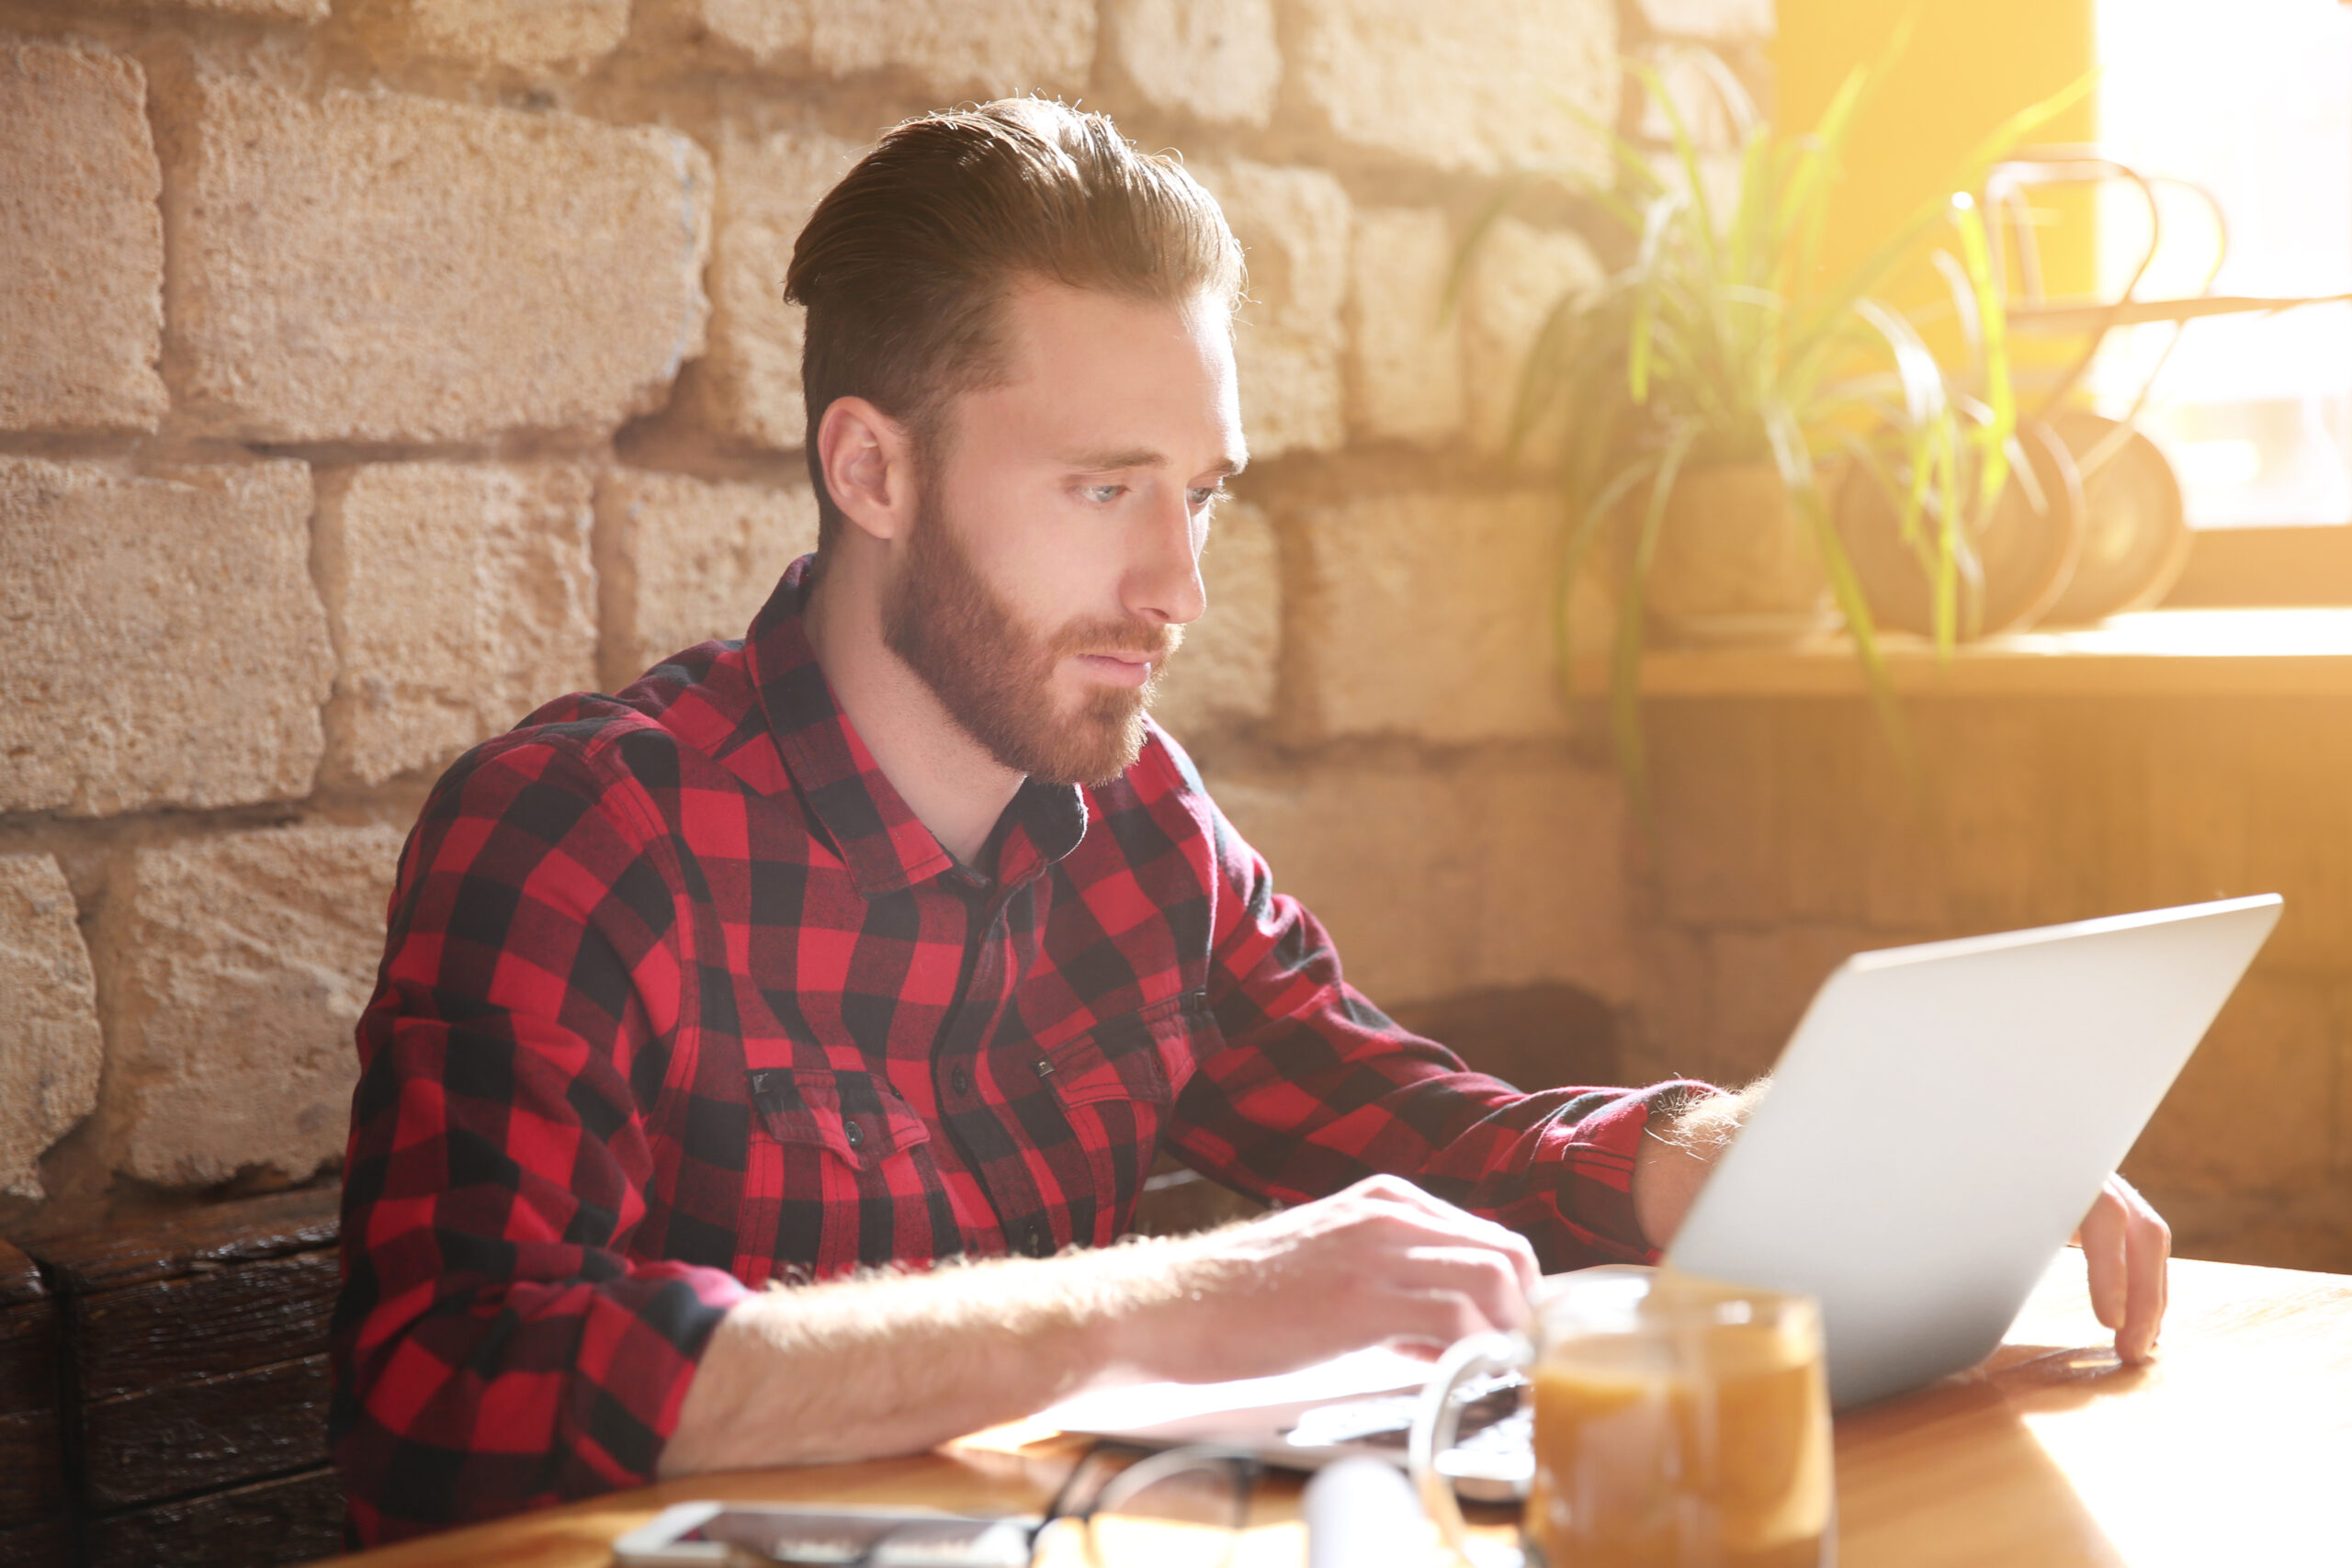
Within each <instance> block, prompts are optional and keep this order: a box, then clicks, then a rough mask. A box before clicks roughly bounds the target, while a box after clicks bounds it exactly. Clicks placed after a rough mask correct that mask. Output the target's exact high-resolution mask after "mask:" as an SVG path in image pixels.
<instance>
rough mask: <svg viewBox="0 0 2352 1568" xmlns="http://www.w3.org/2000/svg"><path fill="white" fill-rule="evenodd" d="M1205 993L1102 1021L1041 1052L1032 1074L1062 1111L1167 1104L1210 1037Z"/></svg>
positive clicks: (1213, 1033)
mask: <svg viewBox="0 0 2352 1568" xmlns="http://www.w3.org/2000/svg"><path fill="white" fill-rule="evenodd" d="M1215 1039H1216V1020H1215V1019H1213V1018H1211V1017H1210V1016H1209V1005H1208V993H1207V992H1206V991H1182V992H1180V993H1178V994H1177V995H1175V996H1172V997H1168V998H1163V999H1161V1000H1159V1001H1156V1002H1154V1003H1152V1004H1151V1005H1150V1006H1149V1007H1147V1008H1144V1009H1141V1010H1138V1011H1136V1012H1131V1013H1124V1014H1122V1015H1120V1016H1119V1017H1117V1018H1113V1019H1106V1020H1104V1021H1103V1022H1101V1023H1098V1024H1096V1025H1095V1026H1094V1027H1093V1028H1092V1029H1091V1030H1089V1031H1087V1032H1085V1033H1084V1034H1081V1035H1079V1036H1078V1037H1077V1038H1075V1039H1072V1040H1065V1041H1063V1042H1062V1043H1060V1044H1058V1045H1056V1046H1054V1047H1053V1048H1052V1049H1050V1050H1048V1051H1046V1053H1045V1057H1044V1060H1043V1061H1042V1062H1041V1063H1040V1064H1039V1066H1038V1070H1037V1076H1038V1077H1042V1078H1044V1079H1045V1080H1046V1083H1047V1084H1049V1085H1050V1086H1051V1087H1052V1089H1053V1091H1054V1098H1056V1099H1057V1100H1060V1101H1061V1102H1062V1104H1063V1106H1064V1107H1065V1108H1069V1107H1075V1106H1080V1105H1099V1104H1103V1103H1104V1102H1106V1101H1110V1100H1142V1101H1144V1102H1146V1103H1148V1104H1152V1105H1168V1104H1170V1103H1172V1102H1173V1101H1174V1100H1175V1099H1176V1096H1177V1095H1178V1094H1180V1093H1182V1090H1183V1088H1184V1085H1185V1084H1186V1083H1187V1082H1189V1081H1190V1080H1191V1078H1192V1076H1193V1070H1194V1069H1195V1068H1196V1067H1198V1066H1199V1065H1200V1062H1201V1059H1202V1058H1203V1057H1204V1056H1205V1055H1208V1051H1209V1048H1210V1046H1211V1045H1212V1044H1213V1043H1214V1041H1215Z"/></svg>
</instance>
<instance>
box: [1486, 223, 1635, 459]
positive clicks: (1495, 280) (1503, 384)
mask: <svg viewBox="0 0 2352 1568" xmlns="http://www.w3.org/2000/svg"><path fill="white" fill-rule="evenodd" d="M1604 276H1605V274H1604V273H1603V271H1602V269H1601V265H1600V260H1599V258H1597V257H1596V256H1594V254H1592V248H1591V247H1590V246H1589V245H1587V244H1586V243H1584V241H1583V240H1582V239H1581V238H1579V237H1578V236H1577V235H1575V234H1571V233H1568V232H1566V231H1564V230H1557V229H1538V228H1535V227H1534V226H1532V224H1527V223H1522V222H1521V221H1520V220H1518V219H1516V218H1502V219H1498V220H1496V222H1495V224H1494V226H1493V227H1492V228H1490V229H1488V230H1487V233H1486V236H1485V238H1484V239H1483V240H1482V241H1481V242H1480V243H1479V246H1478V251H1477V254H1476V257H1475V258H1474V259H1473V261H1472V263H1471V268H1470V274H1469V276H1468V278H1467V279H1466V280H1465V298H1464V320H1463V333H1462V336H1463V344H1462V347H1463V365H1464V378H1465V379H1466V380H1467V382H1468V386H1469V404H1470V434H1471V436H1472V438H1473V440H1474V441H1475V442H1476V446H1477V448H1478V450H1479V451H1481V452H1483V453H1486V454H1487V455H1489V456H1493V455H1496V454H1499V453H1501V452H1503V451H1504V450H1506V449H1507V448H1508V446H1510V432H1511V419H1512V411H1513V409H1514V408H1516V406H1517V404H1518V400H1519V383H1520V377H1521V374H1522V373H1523V372H1524V370H1525V368H1526V366H1527V355H1528V351H1529V349H1531V348H1532V346H1533V345H1534V343H1535V338H1536V334H1537V333H1541V332H1542V331H1543V330H1544V321H1546V320H1547V319H1549V317H1550V316H1551V314H1552V311H1553V310H1554V309H1555V307H1556V306H1557V305H1558V304H1559V302H1560V300H1561V299H1564V298H1566V297H1567V296H1569V295H1572V294H1576V295H1582V294H1589V293H1590V292H1591V291H1592V290H1594V289H1596V288H1600V284H1601V282H1602V281H1603V279H1604ZM1556 440H1557V435H1556V432H1555V429H1554V428H1553V427H1552V426H1549V425H1546V426H1542V427H1538V428H1537V429H1536V430H1535V432H1534V433H1533V435H1532V439H1531V441H1530V442H1528V443H1527V444H1525V445H1523V446H1521V459H1522V460H1523V461H1527V462H1534V463H1540V462H1542V461H1544V460H1545V458H1546V457H1549V455H1550V454H1551V453H1552V452H1554V451H1555V442H1556Z"/></svg>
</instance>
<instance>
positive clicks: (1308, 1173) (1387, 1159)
mask: <svg viewBox="0 0 2352 1568" xmlns="http://www.w3.org/2000/svg"><path fill="white" fill-rule="evenodd" d="M1154 743H1155V746H1156V747H1159V748H1164V751H1162V752H1160V753H1159V755H1157V756H1155V754H1154V753H1151V752H1147V761H1146V763H1145V764H1144V765H1141V766H1139V767H1138V768H1137V769H1136V770H1135V772H1134V773H1131V774H1130V777H1132V778H1135V779H1136V781H1137V783H1138V785H1139V786H1140V787H1141V788H1143V789H1144V790H1145V792H1146V794H1147V799H1148V802H1149V803H1150V804H1152V805H1154V806H1155V807H1157V806H1159V805H1160V804H1161V802H1160V800H1159V799H1154V798H1152V796H1151V792H1152V791H1154V790H1159V791H1164V792H1165V795H1166V796H1172V797H1173V798H1174V800H1175V802H1176V803H1177V804H1180V805H1182V807H1183V809H1185V810H1186V811H1187V812H1189V813H1191V814H1192V815H1193V818H1194V819H1195V820H1196V821H1197V822H1199V823H1200V825H1201V827H1202V828H1203V829H1204V831H1203V832H1202V833H1201V834H1200V836H1199V837H1198V838H1197V839H1196V840H1193V842H1195V843H1196V844H1198V845H1199V846H1200V847H1201V851H1200V852H1201V853H1202V860H1203V863H1202V864H1201V866H1200V871H1201V874H1203V876H1204V879H1205V880H1206V881H1207V883H1208V886H1209V890H1210V898H1211V904H1212V929H1211V932H1210V944H1211V952H1210V959H1209V971H1208V975H1207V990H1208V1003H1209V1011H1210V1014H1211V1016H1212V1017H1213V1018H1214V1020H1215V1021H1216V1033H1217V1034H1218V1035H1220V1036H1221V1038H1212V1039H1203V1040H1201V1041H1200V1042H1199V1051H1198V1056H1199V1064H1200V1065H1199V1070H1198V1071H1196V1072H1195V1073H1194V1074H1193V1077H1192V1078H1191V1080H1190V1081H1189V1082H1188V1083H1187V1084H1186V1085H1185V1087H1184V1088H1183V1089H1182V1093H1181V1094H1180V1095H1179V1097H1178V1099H1177V1101H1176V1105H1175V1113H1174V1115H1173V1116H1172V1117H1171V1118H1170V1121H1169V1122H1168V1123H1167V1125H1166V1128H1165V1131H1164V1132H1163V1134H1162V1140H1163V1143H1162V1146H1163V1147H1164V1148H1166V1149H1168V1150H1170V1151H1171V1152H1173V1153H1174V1154H1176V1155H1177V1156H1178V1157H1180V1158H1182V1160H1183V1161H1184V1162H1185V1163H1186V1164H1188V1165H1190V1166H1192V1167H1193V1168H1194V1169H1196V1170H1200V1171H1202V1172H1204V1173H1205V1174H1207V1175H1209V1176H1211V1177H1213V1178H1214V1179H1216V1180H1218V1181H1221V1182H1224V1183H1225V1184H1227V1185H1228V1186H1231V1187H1234V1188H1236V1189H1238V1190H1240V1191H1243V1192H1246V1193H1248V1194H1249V1195H1250V1196H1252V1197H1254V1198H1258V1199H1260V1200H1261V1201H1271V1202H1280V1203H1298V1202H1303V1201H1307V1200H1310V1199H1312V1198H1315V1197H1317V1196H1319V1195H1321V1194H1323V1193H1327V1192H1330V1191H1332V1190H1336V1189H1339V1188H1341V1187H1344V1186H1346V1185H1348V1184H1349V1183H1351V1182H1352V1181H1356V1180H1360V1179H1363V1177H1365V1176H1366V1175H1368V1174H1371V1173H1374V1172H1381V1171H1385V1172H1389V1173H1392V1174H1396V1175H1399V1176H1403V1177H1405V1178H1406V1179H1408V1180H1410V1181H1412V1182H1414V1183H1416V1184H1417V1185H1419V1186H1420V1187H1421V1188H1423V1189H1425V1190H1428V1191H1430V1192H1431V1193H1434V1194H1435V1195H1436V1196H1438V1197H1440V1198H1442V1199H1444V1200H1445V1201H1448V1202H1451V1203H1454V1204H1458V1205H1460V1206H1461V1207H1463V1208H1464V1209H1468V1210H1470V1211H1472V1212H1473V1213H1478V1214H1482V1215H1485V1216H1487V1218H1490V1219H1494V1220H1497V1221H1498V1222H1500V1223H1501V1224H1506V1225H1508V1226H1510V1228H1511V1229H1513V1230H1515V1231H1518V1232H1519V1233H1521V1235H1525V1236H1527V1237H1528V1238H1529V1240H1530V1241H1531V1242H1532V1244H1533V1246H1534V1247H1535V1253H1536V1257H1537V1258H1538V1259H1539V1260H1540V1261H1541V1263H1542V1265H1543V1267H1544V1269H1546V1270H1547V1271H1556V1270H1559V1269H1573V1268H1581V1267H1584V1266H1586V1265H1588V1264H1593V1263H1602V1262H1611V1261H1623V1262H1641V1261H1646V1260H1647V1259H1648V1258H1650V1257H1651V1256H1652V1249H1651V1247H1650V1245H1649V1243H1648V1241H1647V1239H1646V1238H1645V1235H1643V1231H1642V1227H1641V1225H1640V1224H1638V1223H1637V1221H1636V1219H1635V1213H1634V1179H1635V1177H1634V1161H1635V1158H1636V1156H1637V1155H1638V1153H1639V1148H1640V1143H1641V1134H1642V1129H1643V1127H1644V1126H1645V1124H1646V1123H1647V1122H1648V1120H1649V1117H1650V1116H1651V1114H1652V1111H1654V1110H1655V1109H1657V1108H1661V1107H1664V1106H1666V1105H1668V1104H1673V1103H1678V1102H1679V1101H1680V1100H1682V1099H1684V1098H1686V1097H1688V1096H1690V1095H1692V1094H1701V1095H1705V1094H1712V1093H1713V1090H1712V1089H1709V1088H1708V1086H1706V1085H1703V1084H1695V1083H1689V1082H1682V1081H1670V1082H1667V1083H1661V1084H1654V1085H1651V1086H1648V1087H1647V1088H1643V1089H1616V1088H1601V1087H1594V1088H1575V1089H1543V1090H1539V1091H1537V1092H1534V1093H1523V1092H1521V1091H1520V1090H1518V1089H1513V1088H1512V1087H1511V1086H1510V1085H1508V1084H1505V1083H1502V1082H1500V1081H1498V1080H1497V1079H1494V1078H1491V1077H1484V1076H1482V1075H1479V1074H1476V1073H1472V1072H1470V1071H1468V1070H1466V1069H1465V1068H1464V1066H1463V1064H1462V1061H1461V1059H1460V1058H1459V1057H1457V1056H1455V1055H1453V1053H1452V1052H1451V1051H1448V1050H1447V1049H1446V1048H1445V1047H1444V1046H1442V1044H1439V1043H1435V1042H1432V1041H1429V1040H1424V1039H1421V1038H1419V1036H1417V1035H1414V1034H1412V1033H1410V1032H1408V1031H1406V1030H1404V1029H1402V1028H1400V1027H1398V1025H1397V1024H1396V1023H1395V1022H1394V1021H1392V1020H1390V1019H1389V1018H1387V1017H1386V1016H1385V1014H1383V1013H1382V1012H1381V1011H1380V1010H1378V1009H1377V1008H1375V1007H1374V1006H1373V1005H1372V1004H1371V1003H1370V1002H1369V1001H1367V1000H1366V999H1365V998H1364V997H1363V995H1362V994H1361V993H1359V992H1357V991H1356V990H1355V989H1354V988H1353V987H1351V986H1349V985H1348V984H1347V982H1346V980H1345V979H1344V977H1343V976H1342V975H1341V972H1340V959H1339V955H1338V954H1337V953H1335V952H1334V951H1333V949H1332V945H1331V942H1330V939H1329V935H1328V933H1326V931H1324V929H1323V928H1322V926H1321V924H1320V923H1319V922H1318V921H1317V919H1315V917H1314V916H1313V914H1311V913H1310V912H1309V911H1307V910H1306V908H1304V907H1302V906H1301V905H1300V904H1299V903H1298V902H1297V901H1296V900H1295V899H1293V898H1291V897H1287V896H1285V895H1283V894H1280V893H1277V892H1276V891H1275V889H1274V886H1273V878H1272V874H1271V872H1270V871H1269V869H1268V867H1267V865H1266V863H1265V861H1264V860H1263V859H1262V858H1261V857H1260V856H1259V855H1258V854H1257V852H1255V851H1253V850H1252V849H1251V848H1250V846H1249V844H1247V843H1246V842H1244V841H1243V840H1242V839H1241V837H1240V835H1239V834H1238V833H1237V832H1236V831H1235V830H1234V829H1233V827H1232V825H1231V824H1230V823H1229V822H1227V820H1226V818H1225V817H1224V815H1223V814H1222V813H1221V812H1219V811H1218V810H1217V808H1216V805H1215V803H1214V802H1213V801H1211V800H1210V799H1209V797H1208V795H1207V794H1206V792H1205V790H1204V789H1203V788H1202V787H1201V784H1200V781H1199V778H1198V775H1197V773H1194V772H1193V769H1192V767H1191V764H1190V761H1188V760H1187V759H1186V758H1185V757H1184V756H1183V753H1182V750H1180V749H1179V748H1177V747H1176V746H1175V745H1174V744H1173V743H1172V742H1170V741H1169V740H1168V739H1166V738H1165V737H1164V736H1161V735H1158V734H1155V737H1154ZM1161 758H1164V759H1165V761H1166V763H1167V764H1169V765H1168V766H1167V768H1166V771H1165V772H1164V773H1163V772H1161V771H1160V770H1159V768H1158V767H1156V766H1154V765H1153V764H1155V763H1157V762H1158V761H1160V759H1161ZM1398 830H1399V831H1410V830H1411V828H1410V825H1408V824H1399V825H1398ZM1560 874H1562V875H1570V874H1573V870H1572V868H1567V867H1563V868H1562V870H1561V873H1560ZM1418 891H1419V890H1418V889H1415V888H1412V887H1400V888H1398V889H1397V894H1396V896H1397V897H1398V898H1399V899H1409V898H1411V897H1415V896H1417V893H1418Z"/></svg>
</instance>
